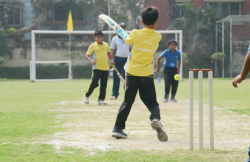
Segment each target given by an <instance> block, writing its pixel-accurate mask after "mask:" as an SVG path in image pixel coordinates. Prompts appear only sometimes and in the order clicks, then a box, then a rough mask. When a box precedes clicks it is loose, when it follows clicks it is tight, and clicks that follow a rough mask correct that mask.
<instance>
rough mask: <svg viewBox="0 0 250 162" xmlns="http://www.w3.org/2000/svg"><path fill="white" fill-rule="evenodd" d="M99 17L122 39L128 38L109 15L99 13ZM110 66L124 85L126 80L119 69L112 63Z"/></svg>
mask: <svg viewBox="0 0 250 162" xmlns="http://www.w3.org/2000/svg"><path fill="white" fill-rule="evenodd" d="M99 18H100V19H101V20H103V21H104V22H105V23H107V24H108V26H110V28H112V29H113V30H114V31H115V32H116V33H117V34H118V35H119V36H120V37H122V39H124V40H126V39H127V38H128V33H127V32H126V31H125V30H124V29H123V28H122V27H120V25H118V24H117V23H116V22H115V21H114V20H113V19H111V18H110V17H109V16H107V15H105V14H101V15H99ZM112 66H113V68H114V69H115V72H116V73H117V75H118V77H119V78H120V79H121V81H122V83H123V85H124V86H126V82H125V80H124V79H123V77H122V76H121V74H120V73H119V71H118V70H117V69H116V67H115V66H114V65H112Z"/></svg>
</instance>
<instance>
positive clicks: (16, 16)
mask: <svg viewBox="0 0 250 162" xmlns="http://www.w3.org/2000/svg"><path fill="white" fill-rule="evenodd" d="M0 16H1V18H4V19H5V18H6V17H7V21H6V22H7V23H8V25H21V9H20V8H16V7H15V8H13V7H9V6H7V5H6V4H1V5H0ZM5 20H6V19H5Z"/></svg>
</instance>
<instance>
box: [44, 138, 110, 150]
mask: <svg viewBox="0 0 250 162" xmlns="http://www.w3.org/2000/svg"><path fill="white" fill-rule="evenodd" d="M42 143H43V144H49V145H53V146H54V147H55V148H56V149H57V150H60V148H61V147H62V146H68V147H74V148H83V149H85V150H88V151H91V150H96V149H97V150H102V151H105V150H108V149H110V148H111V147H110V146H109V144H107V143H84V142H79V141H63V140H53V141H49V142H42Z"/></svg>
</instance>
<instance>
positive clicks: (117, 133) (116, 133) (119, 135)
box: [112, 127, 128, 139]
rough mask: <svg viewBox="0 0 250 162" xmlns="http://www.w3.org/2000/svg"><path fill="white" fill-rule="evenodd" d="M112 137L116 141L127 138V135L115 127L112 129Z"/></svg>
mask: <svg viewBox="0 0 250 162" xmlns="http://www.w3.org/2000/svg"><path fill="white" fill-rule="evenodd" d="M112 137H114V138H116V139H125V138H127V137H128V134H127V133H125V132H124V129H119V128H117V127H114V128H113V132H112Z"/></svg>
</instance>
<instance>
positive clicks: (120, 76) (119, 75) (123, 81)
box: [112, 65, 126, 87]
mask: <svg viewBox="0 0 250 162" xmlns="http://www.w3.org/2000/svg"><path fill="white" fill-rule="evenodd" d="M112 67H113V68H114V69H115V72H116V73H117V75H118V77H119V78H120V79H121V81H122V83H123V85H124V86H125V87H126V81H125V80H124V79H123V77H122V75H121V74H120V73H119V71H118V70H117V69H116V67H115V65H112Z"/></svg>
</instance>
